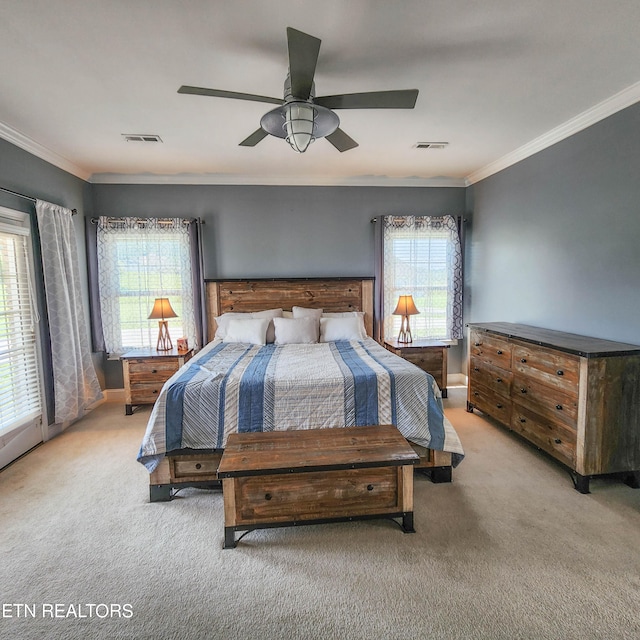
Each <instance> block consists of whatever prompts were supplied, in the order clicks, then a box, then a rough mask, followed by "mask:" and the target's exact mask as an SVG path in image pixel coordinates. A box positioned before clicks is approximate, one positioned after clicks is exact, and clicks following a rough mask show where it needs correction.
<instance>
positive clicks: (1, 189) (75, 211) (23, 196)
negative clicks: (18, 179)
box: [0, 187, 78, 216]
mask: <svg viewBox="0 0 640 640" xmlns="http://www.w3.org/2000/svg"><path fill="white" fill-rule="evenodd" d="M0 191H4V192H5V193H10V194H11V195H12V196H17V197H18V198H24V199H25V200H31V202H34V203H35V202H36V201H37V200H38V198H34V197H33V196H26V195H25V194H24V193H18V192H17V191H11V189H5V188H4V187H0ZM71 213H72V215H74V216H75V215H76V213H78V210H77V209H71Z"/></svg>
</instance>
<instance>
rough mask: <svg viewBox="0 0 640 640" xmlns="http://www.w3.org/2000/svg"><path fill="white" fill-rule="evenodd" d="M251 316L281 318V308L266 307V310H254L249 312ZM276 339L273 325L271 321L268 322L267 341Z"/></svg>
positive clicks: (270, 318) (271, 318)
mask: <svg viewBox="0 0 640 640" xmlns="http://www.w3.org/2000/svg"><path fill="white" fill-rule="evenodd" d="M251 317H252V318H268V319H269V320H273V318H282V309H267V310H266V311H255V312H254V313H252V314H251ZM275 339H276V330H275V327H274V326H273V322H269V327H268V328H267V342H275Z"/></svg>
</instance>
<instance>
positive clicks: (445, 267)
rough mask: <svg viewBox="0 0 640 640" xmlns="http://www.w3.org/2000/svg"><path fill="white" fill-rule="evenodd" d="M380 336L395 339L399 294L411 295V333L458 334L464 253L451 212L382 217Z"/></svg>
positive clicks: (451, 336) (420, 335)
mask: <svg viewBox="0 0 640 640" xmlns="http://www.w3.org/2000/svg"><path fill="white" fill-rule="evenodd" d="M382 224H383V230H382V239H383V270H384V271H383V272H384V286H383V297H384V303H383V304H384V307H383V308H384V337H385V338H394V337H396V336H397V335H398V332H399V330H400V322H401V317H400V316H394V315H392V312H393V310H394V309H395V306H396V303H397V301H398V297H399V296H401V295H407V294H411V295H412V296H413V300H414V302H415V304H416V307H417V309H418V311H419V312H420V313H419V314H418V315H414V316H411V319H410V323H411V332H412V334H413V337H414V338H431V339H439V340H450V339H457V338H461V337H462V252H461V248H460V237H459V234H458V227H457V223H456V220H455V219H454V218H453V217H452V216H442V217H428V216H384V218H383V223H382Z"/></svg>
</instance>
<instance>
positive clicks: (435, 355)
mask: <svg viewBox="0 0 640 640" xmlns="http://www.w3.org/2000/svg"><path fill="white" fill-rule="evenodd" d="M384 346H385V347H386V348H387V349H388V350H389V351H391V352H392V353H395V354H396V355H397V356H400V357H401V358H404V359H405V360H408V361H409V362H412V363H413V364H415V365H416V366H418V367H420V368H421V369H422V370H423V371H426V372H427V373H430V374H431V375H432V376H433V377H434V378H435V380H436V382H437V383H438V387H440V391H442V397H443V398H446V397H447V349H448V348H449V345H448V344H447V343H445V342H440V341H439V340H425V339H422V338H418V339H416V340H414V341H413V342H409V343H404V342H398V341H397V340H385V341H384Z"/></svg>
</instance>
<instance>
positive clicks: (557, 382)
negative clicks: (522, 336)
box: [513, 345, 580, 397]
mask: <svg viewBox="0 0 640 640" xmlns="http://www.w3.org/2000/svg"><path fill="white" fill-rule="evenodd" d="M513 371H514V373H521V374H522V375H523V376H527V377H528V378H531V379H532V380H535V381H537V382H540V383H542V384H546V385H549V386H550V387H553V388H555V389H559V390H560V391H562V392H563V393H566V394H569V395H573V396H575V397H577V396H578V380H579V378H580V358H578V356H573V355H571V354H567V353H560V352H558V351H552V350H551V349H545V348H544V347H537V346H535V345H531V346H528V345H514V346H513Z"/></svg>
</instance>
